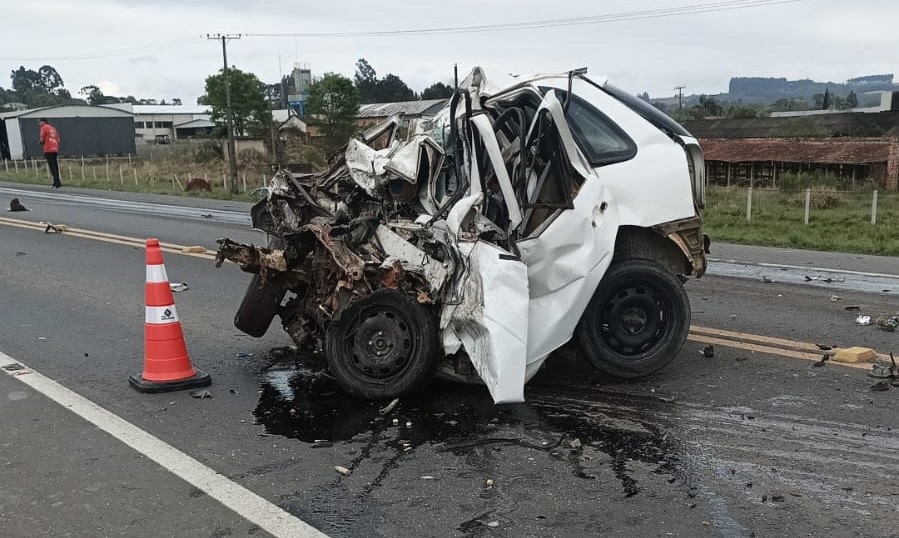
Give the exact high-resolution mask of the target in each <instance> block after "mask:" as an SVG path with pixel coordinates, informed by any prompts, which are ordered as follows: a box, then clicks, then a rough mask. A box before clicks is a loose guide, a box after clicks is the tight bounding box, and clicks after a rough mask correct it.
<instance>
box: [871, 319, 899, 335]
mask: <svg viewBox="0 0 899 538" xmlns="http://www.w3.org/2000/svg"><path fill="white" fill-rule="evenodd" d="M875 323H876V324H877V327H878V328H880V329H881V330H884V331H887V332H891V333H894V332H896V327H899V317H897V316H878V318H877V320H876V322H875Z"/></svg>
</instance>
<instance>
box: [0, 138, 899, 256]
mask: <svg viewBox="0 0 899 538" xmlns="http://www.w3.org/2000/svg"><path fill="white" fill-rule="evenodd" d="M166 151H170V150H169V148H166ZM287 151H288V154H289V155H291V156H292V157H294V158H296V159H298V160H299V159H305V162H308V160H309V159H310V157H311V158H312V159H315V160H318V161H319V162H322V163H323V157H322V155H321V153H320V152H318V153H315V155H311V156H310V155H304V154H303V152H304V151H305V152H315V149H314V148H310V147H308V146H306V145H304V144H297V145H296V146H290V145H289V147H288V150H287ZM238 161H239V165H240V166H239V172H238V176H239V177H240V178H241V182H240V186H239V187H240V188H239V191H240V192H239V193H237V194H233V193H231V192H230V189H229V188H226V186H225V185H224V184H223V173H224V170H225V164H224V161H223V160H222V159H221V157H220V150H215V149H210V148H209V147H208V146H207V147H206V148H205V149H203V146H200V147H199V148H195V149H194V150H192V151H185V152H181V153H176V152H172V153H168V154H153V155H152V156H145V157H142V158H140V159H136V158H135V159H132V160H131V162H130V164H129V161H128V159H127V158H121V157H120V158H116V159H110V161H109V163H110V164H109V166H108V168H107V165H106V161H105V160H101V159H94V160H85V161H84V167H83V168H82V166H81V161H80V160H77V159H71V160H69V159H66V160H63V162H62V164H61V166H60V170H61V172H62V176H63V177H62V180H63V186H64V187H85V188H92V189H103V190H112V191H127V192H143V193H153V194H167V195H175V196H193V197H199V198H215V199H224V200H242V201H255V200H256V199H258V198H257V195H256V194H254V192H253V191H255V190H256V189H257V188H259V187H261V186H263V185H264V184H265V183H266V182H267V181H268V179H269V178H270V177H271V174H272V168H271V165H270V164H268V163H267V161H266V159H265V157H264V156H263V155H261V154H259V153H258V152H250V151H247V152H241V153H240V154H239V159H238ZM33 162H34V163H36V164H37V166H38V170H37V171H34V170H33V169H32V168H31V166H32V164H31V162H29V165H28V166H29V168H28V169H27V170H25V168H24V165H23V164H22V161H19V170H18V172H15V171H14V167H13V164H12V162H11V161H7V163H6V166H5V167H4V166H2V165H0V180H3V181H12V182H18V183H26V184H33V185H48V186H49V184H50V181H49V179H48V176H47V171H46V165H45V164H44V162H43V161H38V160H35V161H33ZM120 168H121V173H120ZM107 169H108V170H109V176H108V179H107ZM7 170H8V171H7ZM82 172H83V178H84V179H82ZM135 176H136V177H137V181H135ZM244 178H245V181H246V183H244ZM190 179H208V180H209V183H210V188H211V190H210V191H193V192H187V191H186V190H185V187H186V184H187V182H188V181H189V180H190ZM806 189H808V190H809V194H808V197H809V223H808V224H805V201H806ZM748 200H749V189H748V188H743V187H720V186H710V187H709V190H708V193H707V203H706V208H705V210H704V211H703V218H704V220H705V225H706V233H707V234H708V235H709V237H710V238H711V239H712V245H713V246H712V249H713V250H712V252H713V253H714V244H715V243H716V242H722V243H740V244H747V245H760V246H775V247H788V248H799V249H809V250H824V251H834V252H854V253H861V254H877V255H889V256H896V255H899V193H897V192H885V191H881V192H878V193H877V210H876V224H871V217H872V205H873V202H874V191H873V188H872V187H870V186H868V187H867V188H858V189H847V188H845V187H841V186H840V185H839V184H838V182H836V181H834V180H833V179H832V178H827V177H823V176H822V177H815V176H809V175H805V174H804V175H803V176H797V177H795V178H792V177H784V178H783V180H782V186H781V187H780V188H777V189H758V188H757V189H752V205H751V211H750V218H749V219H747V206H748V205H749V204H748Z"/></svg>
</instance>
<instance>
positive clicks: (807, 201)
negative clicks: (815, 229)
mask: <svg viewBox="0 0 899 538" xmlns="http://www.w3.org/2000/svg"><path fill="white" fill-rule="evenodd" d="M811 205H812V189H805V225H806V226H808V212H809V208H810V207H811Z"/></svg>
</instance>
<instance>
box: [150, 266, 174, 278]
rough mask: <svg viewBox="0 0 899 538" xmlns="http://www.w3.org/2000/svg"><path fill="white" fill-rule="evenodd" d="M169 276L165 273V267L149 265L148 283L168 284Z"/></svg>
mask: <svg viewBox="0 0 899 538" xmlns="http://www.w3.org/2000/svg"><path fill="white" fill-rule="evenodd" d="M168 281H169V276H168V275H167V274H166V273H165V265H148V266H147V282H168Z"/></svg>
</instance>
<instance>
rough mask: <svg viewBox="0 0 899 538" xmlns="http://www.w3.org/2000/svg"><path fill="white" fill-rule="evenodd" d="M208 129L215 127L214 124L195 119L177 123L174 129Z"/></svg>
mask: <svg viewBox="0 0 899 538" xmlns="http://www.w3.org/2000/svg"><path fill="white" fill-rule="evenodd" d="M210 127H215V124H214V123H212V122H211V121H209V120H204V119H197V120H193V121H189V122H187V123H179V124H178V125H176V126H175V129H208V128H210Z"/></svg>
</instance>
